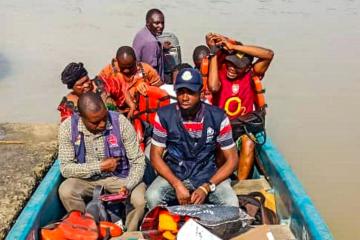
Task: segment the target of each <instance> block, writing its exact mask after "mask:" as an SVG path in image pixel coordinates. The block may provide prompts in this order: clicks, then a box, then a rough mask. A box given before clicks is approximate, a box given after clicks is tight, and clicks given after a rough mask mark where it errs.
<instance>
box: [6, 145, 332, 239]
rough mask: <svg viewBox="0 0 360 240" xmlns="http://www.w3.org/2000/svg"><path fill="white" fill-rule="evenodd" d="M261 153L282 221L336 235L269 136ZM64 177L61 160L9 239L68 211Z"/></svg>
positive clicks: (300, 233) (299, 235)
mask: <svg viewBox="0 0 360 240" xmlns="http://www.w3.org/2000/svg"><path fill="white" fill-rule="evenodd" d="M258 153H259V158H260V161H261V163H262V165H263V167H264V170H265V171H266V174H267V175H268V177H269V182H270V184H271V187H272V190H273V191H274V193H275V199H276V210H277V213H278V216H279V217H280V219H281V224H282V225H285V226H287V227H288V229H290V231H291V233H292V235H293V236H294V237H295V238H296V239H304V240H305V239H314V240H320V239H322V240H324V239H328V240H331V239H333V236H332V234H331V232H330V231H329V228H328V227H327V225H326V224H325V222H324V221H323V219H322V218H321V216H320V214H319V212H318V211H317V209H316V208H315V206H314V205H313V203H312V201H311V199H310V198H309V196H308V195H307V194H306V193H305V191H304V189H303V187H302V185H301V183H300V182H299V180H298V179H297V177H296V176H295V174H294V173H293V171H292V169H291V167H290V166H289V164H288V163H287V162H286V161H285V159H284V158H283V157H282V155H281V154H280V153H279V151H278V150H277V149H276V147H275V146H274V145H273V144H272V142H271V140H270V139H269V138H268V139H267V141H266V143H265V144H264V145H263V146H262V147H261V148H259V149H258ZM62 180H63V179H62V177H61V174H60V170H59V162H58V160H57V161H56V162H55V163H54V165H53V166H52V167H51V169H50V171H49V172H48V173H47V175H46V176H45V178H44V179H43V181H42V182H41V184H40V185H39V187H38V188H37V190H36V191H35V193H34V194H33V196H32V197H31V199H30V201H29V202H28V203H27V205H26V206H25V208H24V209H23V211H22V213H21V214H20V216H19V217H18V219H17V221H16V222H15V224H14V226H13V227H12V229H11V230H10V232H9V234H8V235H7V237H6V240H12V239H17V240H25V239H26V240H30V239H38V234H39V228H40V227H41V226H44V225H46V224H48V223H49V222H50V221H54V220H57V219H60V218H61V217H62V216H63V215H64V214H65V210H64V208H63V207H62V204H61V202H60V200H59V198H58V194H57V189H58V187H59V184H60V183H61V181H62Z"/></svg>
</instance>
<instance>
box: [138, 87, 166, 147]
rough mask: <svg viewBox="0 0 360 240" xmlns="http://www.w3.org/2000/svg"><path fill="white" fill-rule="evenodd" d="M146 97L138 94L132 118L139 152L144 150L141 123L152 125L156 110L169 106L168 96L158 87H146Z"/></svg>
mask: <svg viewBox="0 0 360 240" xmlns="http://www.w3.org/2000/svg"><path fill="white" fill-rule="evenodd" d="M146 93H147V95H146V96H143V95H141V94H139V95H140V96H139V99H138V108H137V110H138V111H137V112H136V113H135V115H134V117H133V126H134V128H135V132H136V137H137V140H138V142H139V144H140V148H141V150H143V151H144V150H145V143H144V129H143V125H142V123H141V121H145V122H147V123H149V124H151V125H154V122H155V114H156V111H157V110H158V108H160V107H163V106H166V105H169V104H170V96H169V94H168V93H167V92H166V91H165V90H163V89H160V88H159V87H154V86H148V89H147V91H146Z"/></svg>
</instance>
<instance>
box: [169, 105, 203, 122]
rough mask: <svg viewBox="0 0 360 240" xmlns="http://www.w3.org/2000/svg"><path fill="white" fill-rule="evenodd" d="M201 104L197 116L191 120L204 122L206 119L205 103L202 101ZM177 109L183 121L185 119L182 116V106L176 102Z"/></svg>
mask: <svg viewBox="0 0 360 240" xmlns="http://www.w3.org/2000/svg"><path fill="white" fill-rule="evenodd" d="M200 104H201V106H200V109H199V111H198V112H197V113H196V116H195V118H194V119H193V120H191V122H202V121H203V120H204V112H205V110H204V109H205V105H204V103H203V102H202V101H201V103H200ZM176 111H177V112H178V115H179V116H180V119H181V121H185V120H184V119H183V118H182V116H181V112H180V107H179V105H178V104H176Z"/></svg>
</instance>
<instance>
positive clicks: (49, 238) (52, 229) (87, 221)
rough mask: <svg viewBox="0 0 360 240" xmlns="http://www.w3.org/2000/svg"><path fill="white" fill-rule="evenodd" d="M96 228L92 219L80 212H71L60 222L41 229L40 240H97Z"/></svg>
mask: <svg viewBox="0 0 360 240" xmlns="http://www.w3.org/2000/svg"><path fill="white" fill-rule="evenodd" d="M98 238H99V231H98V226H97V225H96V222H95V220H94V218H92V217H91V216H90V215H87V214H83V213H82V212H80V211H72V212H70V213H69V214H67V215H66V216H65V217H64V218H63V219H62V220H61V221H60V222H58V223H54V224H50V225H48V226H46V227H44V228H42V229H41V240H64V239H68V240H97V239H98Z"/></svg>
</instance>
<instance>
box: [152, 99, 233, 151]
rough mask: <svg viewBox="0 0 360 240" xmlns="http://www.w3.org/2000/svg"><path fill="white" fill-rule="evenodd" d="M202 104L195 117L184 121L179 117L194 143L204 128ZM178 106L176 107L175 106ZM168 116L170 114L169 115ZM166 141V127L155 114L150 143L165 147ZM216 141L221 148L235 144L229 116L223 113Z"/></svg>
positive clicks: (224, 148)
mask: <svg viewBox="0 0 360 240" xmlns="http://www.w3.org/2000/svg"><path fill="white" fill-rule="evenodd" d="M203 106H204V105H202V108H201V109H200V111H199V112H198V113H197V114H196V117H195V118H194V120H192V121H185V120H184V119H181V121H182V123H183V126H184V128H185V129H186V131H187V132H188V133H189V135H190V137H192V138H193V139H194V142H195V143H196V142H197V141H198V140H199V139H200V138H201V137H202V131H203V128H204V107H203ZM177 108H178V107H177ZM169 117H170V116H169ZM166 141H167V129H166V128H165V127H164V126H162V125H161V122H160V119H159V116H158V115H157V114H156V116H155V123H154V129H153V136H152V144H154V145H156V146H158V147H163V148H165V147H166ZM216 142H217V143H218V144H219V145H220V148H221V149H222V150H226V149H230V148H232V147H234V146H235V143H234V140H233V138H232V129H231V125H230V120H229V118H228V117H227V116H226V115H225V113H224V116H223V120H222V121H221V126H220V132H219V135H218V136H217V137H216Z"/></svg>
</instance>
